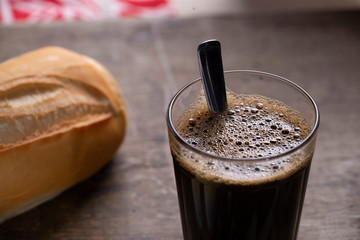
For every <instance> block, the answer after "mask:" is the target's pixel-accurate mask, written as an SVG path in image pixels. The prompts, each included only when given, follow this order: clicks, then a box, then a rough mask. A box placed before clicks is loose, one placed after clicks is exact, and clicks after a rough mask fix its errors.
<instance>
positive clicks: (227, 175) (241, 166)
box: [170, 91, 313, 185]
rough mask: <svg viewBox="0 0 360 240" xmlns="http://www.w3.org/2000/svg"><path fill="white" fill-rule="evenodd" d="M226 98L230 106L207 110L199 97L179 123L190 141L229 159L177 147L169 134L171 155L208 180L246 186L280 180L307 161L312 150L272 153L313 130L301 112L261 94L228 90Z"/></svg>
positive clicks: (287, 148) (288, 147) (293, 144)
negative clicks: (212, 111)
mask: <svg viewBox="0 0 360 240" xmlns="http://www.w3.org/2000/svg"><path fill="white" fill-rule="evenodd" d="M227 100H228V107H227V109H226V110H225V111H224V112H222V113H220V114H215V113H211V112H210V111H209V110H208V107H207V103H206V99H205V97H204V96H203V95H201V96H199V98H198V99H197V100H196V101H195V102H194V104H192V105H191V106H189V107H188V108H187V109H186V110H185V111H184V113H183V114H182V115H181V116H180V118H179V119H178V121H177V122H176V125H175V128H176V130H177V132H178V133H179V135H180V136H181V137H182V138H183V139H184V140H185V141H186V142H187V143H188V145H190V146H192V147H194V148H197V149H200V150H201V151H203V152H206V153H208V154H210V155H214V156H218V157H222V158H228V159H229V160H226V161H225V160H224V159H223V160H221V159H219V158H217V157H214V158H212V157H209V155H206V156H205V154H201V153H199V152H196V151H191V148H189V147H184V146H183V147H179V146H176V145H177V144H176V142H174V141H172V140H171V139H170V143H171V144H172V153H173V156H174V158H175V159H176V161H178V162H179V164H180V165H181V166H183V167H185V168H186V169H187V170H188V171H190V172H191V173H193V174H195V175H196V176H198V177H200V178H203V179H204V180H205V181H215V182H224V183H228V184H246V185H253V184H259V183H265V182H269V181H275V180H281V179H283V178H286V177H287V176H289V175H292V174H293V173H294V172H296V171H298V170H299V169H301V168H303V167H304V166H306V164H307V163H308V162H309V160H310V159H311V157H312V153H313V151H293V152H292V153H291V154H286V155H284V156H282V157H278V158H273V156H277V155H281V154H282V153H285V152H287V151H291V149H293V148H295V147H296V146H298V145H299V144H300V143H301V142H302V141H303V140H304V139H305V138H306V137H307V136H308V134H309V133H310V130H311V128H310V126H309V125H308V124H307V122H306V121H305V119H304V118H303V117H302V116H301V114H300V113H299V112H297V111H296V110H294V109H292V108H291V107H289V106H287V105H286V104H284V103H283V102H281V101H278V100H274V99H270V98H267V97H264V96H260V95H242V94H235V93H233V92H230V91H228V92H227ZM310 145H311V144H310ZM176 148H178V149H177V150H176ZM180 149H182V150H180ZM249 158H251V159H252V160H249ZM259 158H261V160H258V159H259ZM264 158H269V159H268V160H264ZM231 159H233V160H231ZM239 159H244V160H239Z"/></svg>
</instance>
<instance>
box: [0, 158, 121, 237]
mask: <svg viewBox="0 0 360 240" xmlns="http://www.w3.org/2000/svg"><path fill="white" fill-rule="evenodd" d="M117 162H120V161H117ZM114 166H115V160H114V159H112V160H111V161H110V162H109V163H108V164H107V165H105V166H104V167H103V168H102V169H101V170H100V171H99V172H97V173H96V174H95V175H94V176H92V177H90V178H89V179H87V180H85V181H84V182H81V183H79V184H78V185H75V186H74V187H72V188H70V189H68V190H66V191H65V192H63V193H62V194H60V195H59V196H58V197H56V198H54V199H52V200H50V201H48V202H46V203H44V204H42V205H40V206H38V207H36V208H34V209H32V210H30V211H28V212H26V213H24V214H21V215H19V216H17V217H15V218H12V219H9V220H7V221H6V222H4V223H3V224H1V225H0V239H11V240H18V239H19V240H20V239H22V240H23V239H27V240H35V239H36V240H40V239H52V236H54V235H55V234H56V235H61V231H62V230H61V229H63V228H67V229H69V228H70V229H71V228H75V227H76V225H77V224H76V222H78V221H82V222H86V221H87V220H89V219H92V217H93V216H91V214H93V213H92V212H91V211H90V212H89V209H94V208H98V207H99V204H98V201H99V198H101V196H102V195H103V192H104V191H107V190H106V187H104V185H107V184H109V182H110V183H111V182H112V176H113V175H114V174H115V173H114ZM84 209H87V210H86V211H85V210H84ZM69 225H72V226H69ZM82 237H84V238H86V236H82Z"/></svg>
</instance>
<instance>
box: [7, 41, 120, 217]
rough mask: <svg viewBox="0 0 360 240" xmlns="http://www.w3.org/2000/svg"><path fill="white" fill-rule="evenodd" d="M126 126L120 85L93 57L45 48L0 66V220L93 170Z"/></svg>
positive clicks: (104, 160) (113, 149)
mask: <svg viewBox="0 0 360 240" xmlns="http://www.w3.org/2000/svg"><path fill="white" fill-rule="evenodd" d="M125 127H126V112H125V107H124V102H123V98H122V95H121V92H120V89H119V87H118V85H117V83H116V81H115V80H114V78H113V77H112V76H111V74H110V73H109V72H108V71H107V70H106V69H105V68H104V67H103V66H102V65H100V64H99V63H98V62H96V61H95V60H93V59H90V58H88V57H86V56H82V55H80V54H77V53H74V52H72V51H69V50H66V49H63V48H60V47H46V48H41V49H38V50H35V51H32V52H29V53H26V54H24V55H21V56H19V57H16V58H13V59H10V60H8V61H6V62H3V63H2V64H0V222H3V221H4V220H6V219H8V218H10V217H13V216H15V215H17V214H20V213H22V212H24V211H26V210H28V209H30V208H32V207H34V206H36V205H38V204H40V203H42V202H44V201H46V200H49V199H50V198H52V197H54V196H56V195H58V194H59V193H61V192H62V191H64V190H65V189H67V188H69V187H71V186H73V185H74V184H76V183H78V182H80V181H82V180H84V179H86V178H88V177H89V176H91V175H92V174H94V173H95V172H96V171H97V170H99V169H100V168H101V167H102V166H104V165H105V164H106V163H107V162H108V161H109V160H110V159H111V157H112V156H113V155H114V153H115V152H116V150H117V148H118V147H119V145H120V143H121V142H122V140H123V137H124V133H125Z"/></svg>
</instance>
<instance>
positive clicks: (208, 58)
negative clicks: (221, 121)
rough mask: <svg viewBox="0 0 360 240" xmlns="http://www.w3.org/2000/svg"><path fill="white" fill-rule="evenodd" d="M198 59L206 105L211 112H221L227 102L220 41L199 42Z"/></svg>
mask: <svg viewBox="0 0 360 240" xmlns="http://www.w3.org/2000/svg"><path fill="white" fill-rule="evenodd" d="M198 59H199V67H200V74H201V78H202V82H203V85H204V89H205V95H206V100H207V103H208V107H209V109H210V111H212V112H222V111H224V110H225V109H226V106H227V102H226V90H225V80H224V70H223V65H222V58H221V45H220V42H219V41H217V40H209V41H205V42H203V43H201V44H200V45H199V47H198Z"/></svg>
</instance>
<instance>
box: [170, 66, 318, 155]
mask: <svg viewBox="0 0 360 240" xmlns="http://www.w3.org/2000/svg"><path fill="white" fill-rule="evenodd" d="M224 73H225V74H231V73H249V74H258V75H264V76H268V77H273V78H277V79H279V80H281V81H283V82H285V83H287V84H289V85H290V86H292V87H294V88H295V89H297V90H298V91H299V92H301V93H303V94H304V95H305V96H306V97H307V98H308V100H310V102H311V104H312V106H313V108H314V111H315V123H314V126H312V127H311V131H310V133H309V134H308V136H307V137H306V138H305V139H304V140H303V141H302V142H301V143H300V144H299V145H297V146H296V147H294V148H292V149H289V150H287V151H284V152H282V153H280V154H276V155H273V156H267V157H257V158H229V157H223V156H218V155H215V154H212V153H209V152H206V151H203V150H201V149H199V148H196V147H194V146H192V145H190V144H188V143H187V142H186V141H185V140H184V139H183V138H182V137H181V136H180V135H179V133H178V132H177V131H176V129H175V126H174V124H173V121H172V117H171V110H172V109H173V106H174V103H175V101H176V100H177V98H178V97H179V96H180V94H181V93H182V92H184V91H185V90H186V89H187V88H189V87H190V86H192V85H193V84H195V83H197V82H199V81H201V78H197V79H195V80H193V81H191V82H190V83H188V84H186V85H185V86H184V87H182V88H181V89H180V90H179V91H178V92H177V93H176V94H175V95H174V96H173V97H172V99H171V101H170V103H169V106H168V108H167V112H166V122H167V125H168V128H169V130H170V132H171V134H172V135H173V136H174V137H175V138H176V139H177V140H178V141H179V142H180V143H181V144H183V145H186V146H187V147H188V148H190V149H191V150H192V151H194V152H196V153H198V154H201V155H204V156H207V157H209V158H213V159H218V160H222V161H243V162H244V161H251V162H254V161H270V160H274V159H278V158H282V157H284V156H286V155H290V154H292V153H293V152H295V151H297V150H298V149H300V148H302V147H303V146H305V145H306V144H307V143H308V142H309V141H310V140H311V139H312V137H313V136H314V135H315V133H316V131H317V129H318V127H319V122H320V113H319V109H318V106H317V104H316V103H315V101H314V99H313V98H312V97H311V96H310V94H308V93H307V92H306V91H305V90H304V89H303V88H301V87H300V86H299V85H297V84H296V83H294V82H292V81H290V80H289V79H287V78H284V77H281V76H279V75H276V74H272V73H268V72H263V71H257V70H228V71H224ZM285 104H286V103H285Z"/></svg>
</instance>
